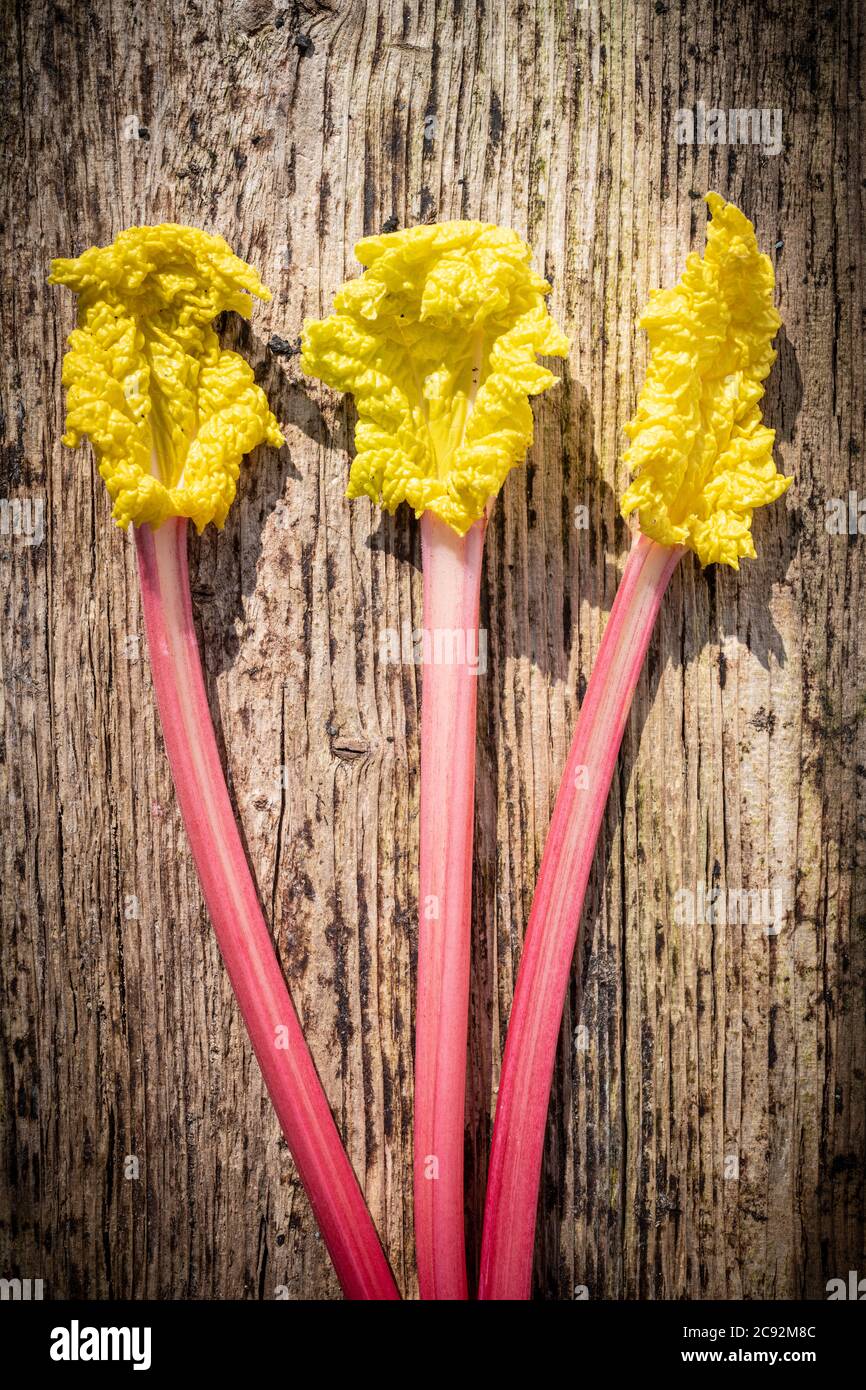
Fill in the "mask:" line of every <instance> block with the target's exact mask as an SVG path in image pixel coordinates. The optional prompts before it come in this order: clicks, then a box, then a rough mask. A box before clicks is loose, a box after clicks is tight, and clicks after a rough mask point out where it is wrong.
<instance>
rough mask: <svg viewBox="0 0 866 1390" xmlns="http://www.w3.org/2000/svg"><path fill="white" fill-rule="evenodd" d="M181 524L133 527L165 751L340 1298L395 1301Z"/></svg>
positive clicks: (224, 951)
mask: <svg viewBox="0 0 866 1390" xmlns="http://www.w3.org/2000/svg"><path fill="white" fill-rule="evenodd" d="M186 539H187V522H186V519H185V518H170V519H169V520H167V521H165V522H164V523H163V524H162V525H161V526H160V527H159V528H158V529H157V530H153V529H152V528H151V526H150V525H148V524H144V525H139V526H136V527H135V540H136V548H137V551H138V563H139V573H140V577H141V594H142V602H143V607H144V621H145V629H146V632H147V641H148V647H149V650H150V659H151V668H152V672H153V682H154V687H155V689H156V696H157V701H158V703H159V713H160V719H161V722H162V731H163V737H164V739H165V746H166V752H167V753H168V760H169V764H170V766H171V771H172V776H173V778H174V784H175V788H176V790H177V795H178V800H179V802H180V809H181V814H182V815H183V820H184V824H185V826H186V830H187V834H188V836H189V840H190V844H191V846H192V852H193V857H194V859H195V863H196V867H197V869H198V873H199V878H200V880H201V885H202V890H203V892H204V896H205V901H206V902H207V906H208V911H209V913H210V916H211V920H212V922H213V924H214V930H215V932H216V937H217V941H218V943H219V948H220V951H221V953H222V957H223V960H224V962H225V965H226V969H227V970H228V973H229V978H230V980H231V983H232V987H233V989H234V992H235V995H236V996H237V1001H238V1004H239V1006H240V1010H241V1014H242V1015H243V1019H244V1023H245V1024H246V1027H247V1031H248V1032H249V1035H250V1039H251V1041H252V1045H253V1048H254V1050H255V1054H256V1057H257V1058H258V1062H259V1066H260V1067H261V1070H262V1075H263V1076H264V1079H265V1084H266V1085H267V1088H268V1091H269V1093H270V1096H271V1100H272V1101H273V1103H274V1108H275V1109H276V1112H277V1115H278V1117H279V1121H280V1124H281V1126H282V1129H283V1133H284V1134H285V1136H286V1140H287V1142H288V1145H289V1148H290V1149H291V1152H292V1157H293V1159H294V1161H295V1164H296V1166H297V1168H298V1172H299V1174H300V1177H301V1181H302V1182H303V1184H304V1187H305V1189H306V1191H307V1195H308V1196H309V1198H310V1202H311V1204H312V1208H313V1212H314V1214H315V1217H316V1220H317V1221H318V1223H319V1227H320V1229H321V1231H322V1235H323V1237H324V1240H325V1244H326V1246H327V1248H328V1252H329V1254H330V1256H331V1259H332V1260H333V1262H334V1268H335V1269H336V1272H337V1276H338V1278H339V1280H340V1283H341V1285H342V1287H343V1291H344V1293H345V1294H346V1297H347V1298H351V1299H396V1298H398V1297H399V1294H398V1292H397V1288H396V1285H395V1283H394V1279H393V1277H392V1275H391V1271H390V1269H389V1267H388V1262H387V1260H386V1259H385V1256H384V1254H383V1252H382V1247H381V1245H380V1243H379V1238H378V1236H377V1234H376V1229H375V1226H374V1225H373V1221H372V1218H371V1216H370V1213H369V1212H368V1210H367V1207H366V1204H365V1202H364V1198H363V1196H362V1193H361V1189H360V1187H359V1185H358V1180H357V1178H356V1177H355V1174H354V1172H353V1170H352V1166H351V1164H350V1163H349V1160H348V1158H347V1156H346V1153H345V1150H344V1149H343V1146H342V1144H341V1142H340V1136H339V1134H338V1132H337V1127H336V1125H335V1123H334V1119H333V1116H332V1115H331V1111H330V1108H329V1106H328V1101H327V1098H326V1096H325V1093H324V1090H323V1089H322V1085H321V1082H320V1081H319V1077H318V1075H317V1073H316V1068H315V1065H314V1063H313V1059H312V1057H311V1055H310V1051H309V1048H308V1047H307V1044H306V1042H305V1041H304V1036H303V1033H302V1031H301V1026H300V1023H299V1022H298V1017H297V1014H296V1013H295V1010H294V1007H293V1005H292V1001H291V999H290V998H289V993H288V990H287V988H286V984H285V981H284V979H283V976H282V973H281V970H280V966H279V963H278V961H277V957H276V954H275V952H274V947H273V944H272V942H271V938H270V934H269V932H268V928H267V926H266V924H265V920H264V917H263V916H262V912H261V908H260V907H259V901H258V895H257V893H256V888H255V884H254V882H253V878H252V875H251V873H250V869H249V865H248V863H247V859H246V855H245V853H244V848H243V845H242V843H241V839H240V835H239V833H238V829H237V825H236V823H235V818H234V814H233V811H232V806H231V802H230V800H229V795H228V791H227V788H226V784H225V778H224V776H223V771H222V765H221V763H220V757H219V752H218V750H217V745H216V740H215V737H214V732H213V725H212V722H211V717H210V711H209V708H208V703H207V696H206V694H205V687H204V681H203V678H202V671H201V664H200V661H199V654H198V644H197V642H196V636H195V628H194V625H193V615H192V605H191V602H190V591H189V577H188V571H187V554H186Z"/></svg>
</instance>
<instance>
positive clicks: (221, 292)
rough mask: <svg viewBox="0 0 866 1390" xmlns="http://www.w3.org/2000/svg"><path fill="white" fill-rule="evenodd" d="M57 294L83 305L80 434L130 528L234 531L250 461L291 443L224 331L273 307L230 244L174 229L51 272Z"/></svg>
mask: <svg viewBox="0 0 866 1390" xmlns="http://www.w3.org/2000/svg"><path fill="white" fill-rule="evenodd" d="M49 283H50V284H53V285H68V286H69V288H70V289H72V290H74V291H75V293H76V294H77V295H78V327H77V328H76V329H74V330H73V332H72V333H71V334H70V336H69V351H68V352H67V354H66V357H65V358H64V362H63V383H64V385H65V386H66V387H67V389H68V394H67V416H66V434H65V435H64V438H63V442H64V443H65V444H68V445H69V446H70V447H71V448H74V447H75V446H76V445H77V444H78V443H79V442H80V439H81V436H82V435H85V434H86V435H89V437H90V439H91V441H92V443H93V447H94V449H95V450H96V455H97V458H98V460H99V471H100V473H101V475H102V477H103V478H104V479H105V482H106V485H107V487H108V491H109V492H110V494H111V497H112V499H113V501H114V510H113V512H112V515H113V516H114V518H115V520H116V521H117V523H118V525H119V526H122V527H124V528H125V527H126V526H128V525H129V523H130V521H134V522H150V524H151V525H152V526H159V525H160V524H161V523H162V522H163V521H165V520H166V518H167V517H172V516H186V517H190V518H191V519H192V520H193V521H194V522H195V525H196V527H197V528H198V530H199V531H202V530H203V529H204V527H205V526H206V525H207V524H208V522H209V521H212V522H214V523H215V525H216V526H218V527H220V528H221V527H222V526H223V524H224V522H225V519H226V514H227V512H228V509H229V507H230V506H231V504H232V501H233V500H234V495H235V485H236V483H237V477H238V472H239V469H240V461H241V459H242V458H243V456H244V454H246V453H249V451H250V450H251V449H254V448H255V447H256V445H257V444H261V443H262V442H263V441H265V440H266V441H267V442H268V443H269V444H272V445H274V446H275V447H276V446H279V445H280V444H282V443H283V442H284V441H283V436H282V434H281V433H280V430H279V427H278V425H277V422H276V420H275V419H274V417H273V415H272V414H271V412H270V410H269V409H268V403H267V400H266V398H265V395H264V393H263V391H262V390H261V389H260V387H258V386H257V385H256V384H255V381H254V379H253V373H252V370H251V369H250V367H249V366H248V364H247V363H246V362H245V361H244V359H243V358H242V357H239V356H238V354H237V353H235V352H228V351H226V350H225V349H224V348H221V347H220V344H219V340H218V338H217V335H216V333H215V332H214V330H213V328H212V326H211V325H212V323H213V320H214V319H215V318H216V316H217V314H220V313H222V311H223V310H224V309H234V310H236V312H237V313H239V314H242V315H243V316H244V317H245V318H248V317H249V314H250V311H251V309H252V300H251V298H250V296H251V295H257V296H258V297H259V298H260V299H270V293H269V291H268V290H267V289H266V288H265V287H264V285H263V284H262V283H261V281H260V280H259V277H258V275H257V274H256V272H255V271H254V270H253V269H252V267H251V266H248V265H246V264H245V262H244V261H242V260H239V259H238V257H237V256H235V255H234V254H233V253H232V251H231V250H230V248H229V246H228V245H227V244H226V242H225V241H223V239H222V237H217V236H209V235H208V234H207V233H206V232H202V231H199V230H198V229H196V228H194V227H179V226H175V225H174V224H173V223H163V224H162V225H160V226H155V227H130V228H129V229H128V230H127V231H125V232H121V234H120V236H118V237H117V239H116V240H115V241H114V242H113V243H112V244H111V246H105V247H100V246H92V247H91V248H90V249H89V250H88V251H85V252H84V253H83V255H81V256H78V257H77V259H75V260H55V261H52V263H51V277H50V281H49Z"/></svg>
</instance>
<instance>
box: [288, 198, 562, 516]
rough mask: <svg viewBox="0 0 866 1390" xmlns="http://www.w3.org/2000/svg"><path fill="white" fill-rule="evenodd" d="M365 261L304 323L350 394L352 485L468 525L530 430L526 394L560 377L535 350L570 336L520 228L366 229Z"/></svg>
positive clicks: (321, 359) (332, 375)
mask: <svg viewBox="0 0 866 1390" xmlns="http://www.w3.org/2000/svg"><path fill="white" fill-rule="evenodd" d="M355 254H356V255H357V257H358V260H359V261H360V262H361V264H362V265H363V266H365V267H366V269H365V271H364V273H363V274H362V275H361V276H359V277H358V278H357V279H355V280H350V281H349V282H348V283H347V284H345V285H343V287H342V289H341V290H339V292H338V293H337V296H336V298H335V300H334V312H333V314H331V316H330V317H329V318H326V319H322V320H310V321H307V322H306V323H305V324H304V332H303V338H302V355H301V366H302V368H303V370H304V371H305V372H307V373H308V374H309V375H310V376H317V377H319V378H321V380H322V381H324V382H326V383H327V384H328V385H329V386H333V387H336V388H337V389H338V390H340V391H350V392H351V393H352V394H353V395H354V397H355V404H356V406H357V410H358V423H357V427H356V429H355V445H356V449H357V453H356V456H355V459H354V461H353V463H352V468H351V472H350V475H349V488H348V495H349V497H359V496H360V495H361V494H366V495H367V496H369V497H371V498H372V499H373V501H374V502H377V503H379V504H380V505H381V506H383V507H385V508H387V510H388V511H391V512H393V511H394V510H395V509H396V508H397V507H398V506H399V504H400V503H401V502H408V503H409V505H410V506H411V507H413V508H414V510H415V515H416V516H420V515H421V513H422V512H424V511H432V512H435V513H436V514H437V515H438V516H439V517H441V518H442V520H443V521H446V522H447V523H448V524H449V526H451V527H452V528H453V529H454V530H455V531H457V532H458V534H460V535H463V534H465V532H466V531H468V530H469V528H470V526H472V524H473V523H474V522H475V521H477V520H478V519H479V518H480V517H481V516H482V514H483V512H484V509H485V507H486V506H487V503H488V501H489V500H490V498H492V497H494V496H495V495H496V493H497V492H498V491H499V489H500V487H501V486H502V484H503V482H504V481H505V477H506V475H507V474H508V472H509V470H510V469H511V468H513V467H514V466H515V465H516V464H519V463H521V462H522V461H523V459H524V457H525V455H526V450H527V448H528V447H529V445H530V444H531V442H532V410H531V408H530V405H529V399H528V398H529V397H530V396H535V395H538V394H539V393H540V392H542V391H546V390H547V388H548V387H549V386H551V385H553V383H554V381H555V380H556V378H555V376H554V375H553V373H552V372H551V371H550V370H549V369H548V368H547V367H544V366H542V365H540V364H539V362H538V361H537V357H538V355H539V354H541V355H543V356H548V357H564V356H566V354H567V352H568V346H569V345H568V339H567V338H566V337H565V335H564V334H563V333H561V332H560V330H559V328H557V326H556V324H555V323H554V321H553V319H552V318H551V317H550V315H549V313H548V312H547V308H546V306H545V302H544V297H545V295H547V294H549V293H550V285H549V284H548V283H547V281H546V280H543V279H542V278H541V277H540V276H539V275H536V274H535V272H534V271H533V270H532V268H531V266H530V264H529V260H530V255H531V252H530V250H529V247H528V246H527V245H526V244H525V242H523V241H522V240H521V239H520V237H519V236H518V235H517V233H516V232H512V231H509V230H507V229H505V228H503V227H497V226H495V225H494V224H491V223H483V222H441V223H436V224H434V225H432V226H422V227H410V228H408V229H407V230H405V231H402V232H392V233H389V234H387V235H383V236H375V237H366V238H365V239H364V240H363V241H360V242H359V243H358V245H357V246H356V248H355Z"/></svg>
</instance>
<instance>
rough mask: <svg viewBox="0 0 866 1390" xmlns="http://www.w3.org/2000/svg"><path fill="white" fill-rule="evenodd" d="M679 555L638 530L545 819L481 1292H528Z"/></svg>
mask: <svg viewBox="0 0 866 1390" xmlns="http://www.w3.org/2000/svg"><path fill="white" fill-rule="evenodd" d="M683 554H684V549H683V547H682V546H676V547H671V546H664V545H659V544H658V543H657V542H656V541H652V540H650V539H649V538H648V537H646V536H644V535H640V534H639V535H638V536H637V538H636V540H635V542H634V545H633V546H632V549H631V552H630V554H629V557H628V561H627V563H626V567H625V571H624V573H623V578H622V583H621V584H620V586H619V590H618V592H617V595H616V599H615V601H614V605H613V608H612V610H611V614H610V618H609V620H608V623H607V627H606V628H605V632H604V636H603V638H602V641H601V646H600V647H599V651H598V656H597V657H596V661H595V665H594V667H593V670H592V675H591V677H590V681H589V685H588V687H587V691H586V697H585V699H584V702H583V705H582V707H581V711H580V715H579V718H578V721H577V727H576V729H575V732H574V738H573V739H572V744H571V749H570V751H569V755H568V761H567V763H566V766H565V772H564V774H563V778H562V783H561V786H560V789H559V794H558V796H557V798H556V805H555V807H554V811H553V819H552V820H551V823H550V831H549V833H548V837H547V843H546V845H545V847H544V855H543V857H542V861H541V870H540V873H539V877H538V884H537V887H536V890H535V898H534V900H533V904H532V911H531V913H530V917H529V925H528V927H527V930H526V940H525V942H524V946H523V956H522V959H521V962H520V971H519V973H518V977H517V987H516V990H515V994H514V1003H513V1005H512V1009H511V1017H510V1020H509V1024H508V1033H507V1039H506V1045H505V1055H504V1058H503V1062H502V1075H501V1078H500V1083H499V1097H498V1100H497V1105H496V1122H495V1125H494V1129H493V1146H492V1150H491V1155H490V1171H489V1175H488V1180H487V1201H486V1206H485V1211H484V1235H483V1241H482V1248H481V1280H480V1286H479V1297H480V1298H482V1299H526V1298H528V1297H529V1294H530V1286H531V1282H532V1256H533V1247H534V1242H535V1217H536V1208H537V1204H538V1185H539V1179H540V1175H541V1159H542V1151H543V1147H544V1131H545V1126H546V1123H547V1107H548V1102H549V1099H550V1086H551V1081H552V1078H553V1066H554V1061H555V1058H556V1048H557V1042H558V1039H559V1030H560V1024H561V1021H562V1011H563V1006H564V1003H565V994H566V990H567V988H568V980H569V976H570V974H571V963H572V959H573V957H574V948H575V943H576V941H577V931H578V925H579V923H580V916H581V911H582V909H583V899H584V894H585V892H586V885H587V880H588V879H589V871H590V868H591V867H592V861H593V858H594V855H595V845H596V840H597V838H598V832H599V829H600V826H601V819H602V816H603V814H604V808H605V803H606V801H607V795H608V791H609V790H610V784H611V779H612V777H613V772H614V768H615V767H616V761H617V756H618V754H619V748H620V744H621V742H622V736H623V733H624V731H625V726H626V721H627V719H628V714H629V710H630V709H631V703H632V699H633V697H634V692H635V688H636V686H637V682H638V677H639V676H640V671H641V667H642V666H643V662H644V658H645V656H646V651H647V647H648V645H649V640H650V637H651V635H652V631H653V627H654V626H655V621H656V616H657V614H658V611H659V606H660V604H661V601H662V598H663V596H664V592H665V589H666V588H667V586H668V581H669V580H670V577H671V575H672V574H673V572H674V570H675V569H676V566H677V564H678V562H679V560H680V558H681V556H682V555H683Z"/></svg>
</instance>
